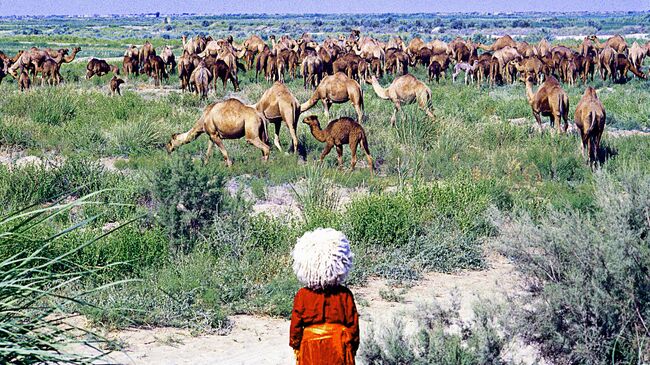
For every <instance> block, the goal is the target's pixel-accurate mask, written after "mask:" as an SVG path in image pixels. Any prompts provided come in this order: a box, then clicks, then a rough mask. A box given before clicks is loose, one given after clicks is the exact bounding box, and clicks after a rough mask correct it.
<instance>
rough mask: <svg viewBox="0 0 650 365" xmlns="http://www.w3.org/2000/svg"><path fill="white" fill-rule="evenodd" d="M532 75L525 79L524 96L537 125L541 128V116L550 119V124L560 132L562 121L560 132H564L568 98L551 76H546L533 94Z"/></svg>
mask: <svg viewBox="0 0 650 365" xmlns="http://www.w3.org/2000/svg"><path fill="white" fill-rule="evenodd" d="M533 81H534V78H533V77H532V75H528V76H527V77H526V96H527V97H528V104H530V107H531V108H532V109H533V116H534V117H535V120H536V121H537V125H538V126H539V127H540V129H541V127H542V116H545V117H550V118H551V122H552V123H553V124H554V125H555V127H557V129H558V131H560V124H561V122H562V119H564V126H563V127H562V128H561V130H562V131H564V132H566V129H567V126H568V123H567V120H568V117H569V96H568V95H567V93H566V92H565V91H564V90H563V89H562V86H560V83H559V82H558V81H557V79H556V78H555V77H553V76H548V77H547V78H546V79H545V80H544V83H543V84H542V86H540V87H539V89H538V90H537V92H533Z"/></svg>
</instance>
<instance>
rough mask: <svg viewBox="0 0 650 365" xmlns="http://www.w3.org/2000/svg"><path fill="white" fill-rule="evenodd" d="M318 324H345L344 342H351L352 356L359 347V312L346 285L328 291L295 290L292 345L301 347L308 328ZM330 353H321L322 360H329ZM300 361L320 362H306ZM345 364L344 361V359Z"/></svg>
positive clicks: (348, 343) (349, 343)
mask: <svg viewBox="0 0 650 365" xmlns="http://www.w3.org/2000/svg"><path fill="white" fill-rule="evenodd" d="M319 324H338V325H342V326H344V327H343V328H344V329H345V336H344V338H345V339H344V342H346V343H347V345H349V347H350V348H351V351H352V356H354V354H356V352H357V349H358V348H359V314H358V313H357V307H356V305H355V304H354V297H353V296H352V292H350V290H349V289H348V288H346V287H344V286H336V287H333V288H328V289H325V290H318V291H316V290H311V289H309V288H302V289H300V290H298V293H296V297H295V299H294V301H293V312H292V313H291V328H290V334H289V345H290V346H291V347H293V348H294V350H300V347H301V343H302V342H303V333H304V330H305V328H308V327H310V326H313V325H319ZM328 356H329V354H322V356H321V359H323V360H324V362H323V363H331V362H328V361H327V359H328ZM299 363H320V361H318V362H317V361H313V359H312V361H307V362H300V359H299ZM343 363H345V362H343Z"/></svg>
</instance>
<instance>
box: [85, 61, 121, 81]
mask: <svg viewBox="0 0 650 365" xmlns="http://www.w3.org/2000/svg"><path fill="white" fill-rule="evenodd" d="M109 72H113V73H114V74H115V75H119V74H120V69H119V68H117V66H113V65H109V64H108V62H106V61H105V60H98V59H96V58H91V59H90V60H89V61H88V65H86V79H90V78H92V77H93V76H95V75H97V76H104V75H106V74H107V73H109Z"/></svg>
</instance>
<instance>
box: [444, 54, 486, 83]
mask: <svg viewBox="0 0 650 365" xmlns="http://www.w3.org/2000/svg"><path fill="white" fill-rule="evenodd" d="M477 66H478V60H474V62H473V63H472V64H471V65H470V64H469V63H466V62H460V63H457V64H456V66H454V73H453V74H452V75H451V79H452V82H456V77H458V75H459V74H460V73H461V71H463V72H465V85H467V84H468V83H469V79H470V78H471V80H472V82H474V71H475V70H476V67H477ZM436 81H437V79H436Z"/></svg>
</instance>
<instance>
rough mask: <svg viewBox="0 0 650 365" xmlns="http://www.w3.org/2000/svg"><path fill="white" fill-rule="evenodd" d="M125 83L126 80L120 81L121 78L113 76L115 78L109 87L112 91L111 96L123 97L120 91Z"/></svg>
mask: <svg viewBox="0 0 650 365" xmlns="http://www.w3.org/2000/svg"><path fill="white" fill-rule="evenodd" d="M123 83H124V80H122V79H120V78H119V77H117V76H115V75H113V78H112V79H111V81H109V83H108V87H109V89H110V90H111V96H115V93H117V95H120V96H121V95H122V92H121V91H120V85H122V84H123Z"/></svg>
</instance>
